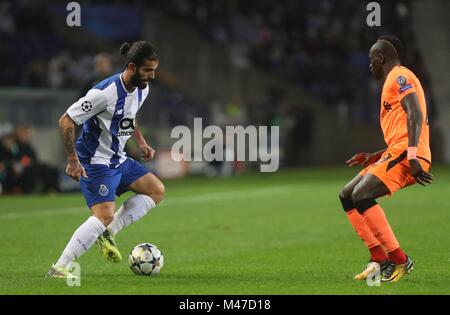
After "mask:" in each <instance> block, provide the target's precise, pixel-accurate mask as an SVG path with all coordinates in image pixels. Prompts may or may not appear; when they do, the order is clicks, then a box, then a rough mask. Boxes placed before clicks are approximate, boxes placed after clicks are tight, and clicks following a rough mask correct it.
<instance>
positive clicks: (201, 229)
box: [0, 167, 450, 295]
mask: <svg viewBox="0 0 450 315" xmlns="http://www.w3.org/2000/svg"><path fill="white" fill-rule="evenodd" d="M356 171H357V170H356V169H346V168H345V167H343V168H340V169H332V168H330V169H326V168H324V169H297V170H285V171H280V172H277V173H275V174H251V175H243V176H237V177H232V178H225V179H224V178H214V179H208V178H189V179H186V180H172V181H165V184H166V199H165V200H164V202H163V203H162V204H161V205H160V206H159V207H157V208H156V209H153V210H152V211H151V212H150V213H149V214H148V215H147V216H146V217H144V218H143V219H141V220H140V221H138V222H136V223H134V224H133V225H131V226H129V227H127V228H126V229H124V230H122V231H121V232H120V233H119V234H118V235H117V237H116V240H117V242H118V247H119V249H120V250H121V252H122V254H123V256H124V258H125V259H124V260H123V261H122V262H121V263H119V264H112V263H109V262H107V261H106V260H105V259H104V258H103V257H102V256H101V255H100V252H99V250H98V248H97V247H96V245H94V246H93V247H92V248H91V249H90V250H89V251H88V252H87V253H86V254H85V255H84V256H82V257H81V258H80V259H79V263H80V264H81V268H82V269H81V286H79V287H69V286H67V285H66V283H65V281H64V280H58V279H47V278H44V274H45V273H46V271H47V269H48V268H49V267H50V265H51V264H52V263H53V262H55V261H56V259H57V258H58V257H59V255H60V253H61V251H62V250H63V248H64V247H65V245H66V243H67V241H68V240H69V238H70V237H71V235H72V233H73V231H74V230H75V229H76V228H77V227H78V226H79V225H80V224H81V223H82V222H83V221H84V220H85V219H86V218H87V216H88V215H89V212H88V210H87V209H86V208H85V206H84V200H83V198H82V196H81V195H80V194H70V195H57V196H31V197H28V196H17V197H9V196H7V197H5V196H3V197H0V227H1V229H0V293H1V294H227V295H228V294H258V295H259V294H449V293H450V247H449V244H450V233H449V222H450V199H449V198H447V197H449V196H450V169H448V168H443V167H440V168H439V167H435V168H434V169H433V170H432V173H433V174H434V175H435V177H436V180H435V182H434V183H433V184H432V185H431V186H428V187H425V188H424V187H420V186H418V185H416V186H414V187H410V188H407V189H405V190H403V191H400V192H398V193H397V194H395V195H394V197H390V198H382V199H380V204H381V205H382V206H383V208H384V209H385V211H386V214H387V216H388V218H389V219H390V222H391V225H392V227H393V229H394V232H395V233H396V235H397V237H398V239H399V241H400V244H401V245H402V247H403V248H404V249H405V251H406V252H407V253H408V254H409V255H410V256H411V257H412V258H413V259H414V262H415V270H414V272H413V273H412V274H411V275H409V276H407V277H405V278H404V279H402V281H400V282H399V283H396V284H386V285H381V286H379V287H375V286H373V287H369V286H368V285H367V284H366V283H365V282H357V281H354V280H352V277H353V276H354V275H355V274H356V273H357V272H359V271H361V270H362V268H363V267H364V266H365V264H366V262H367V260H368V252H367V250H366V248H365V246H364V245H363V243H362V242H361V241H360V240H359V238H358V236H357V235H356V233H355V232H354V231H353V229H352V227H351V226H350V224H349V222H348V221H347V218H346V216H345V215H344V212H343V211H342V210H341V206H340V203H339V199H338V192H339V191H340V189H341V187H342V186H343V185H344V184H345V183H346V182H347V181H348V180H350V179H351V178H352V177H353V176H354V175H355V173H356ZM128 196H129V195H128ZM125 198H127V196H122V197H121V198H120V199H118V204H119V203H121V202H122V201H123V200H124V199H125ZM142 242H150V243H154V244H156V245H157V246H158V247H159V248H160V249H161V250H162V252H163V254H164V256H165V266H164V268H163V269H162V271H161V273H160V274H159V275H157V276H151V277H144V276H136V275H134V274H133V273H132V272H131V271H130V270H129V268H128V264H127V259H126V258H127V255H128V253H129V251H130V250H131V249H132V248H133V246H134V245H136V244H138V243H142Z"/></svg>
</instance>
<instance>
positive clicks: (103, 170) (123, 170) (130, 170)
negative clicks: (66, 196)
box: [80, 158, 149, 208]
mask: <svg viewBox="0 0 450 315" xmlns="http://www.w3.org/2000/svg"><path fill="white" fill-rule="evenodd" d="M82 165H83V167H84V169H85V170H86V174H87V176H88V178H84V177H81V179H80V187H81V192H82V193H83V195H84V198H85V199H86V203H87V205H88V207H89V208H91V207H92V206H93V205H95V204H97V203H102V202H107V201H115V200H116V195H117V196H120V195H121V194H123V193H124V192H126V191H128V190H129V187H130V185H131V184H132V183H134V182H135V181H136V180H138V179H139V178H141V177H142V176H144V175H145V174H147V173H149V170H147V169H146V168H145V167H143V166H142V165H141V164H140V163H138V162H136V161H135V160H133V159H131V158H127V159H126V160H125V162H123V163H122V164H120V165H119V166H118V167H117V168H110V167H109V166H108V165H103V164H84V163H82Z"/></svg>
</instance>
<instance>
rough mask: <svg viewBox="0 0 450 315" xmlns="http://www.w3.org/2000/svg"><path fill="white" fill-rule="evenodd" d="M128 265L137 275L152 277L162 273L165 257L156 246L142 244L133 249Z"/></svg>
mask: <svg viewBox="0 0 450 315" xmlns="http://www.w3.org/2000/svg"><path fill="white" fill-rule="evenodd" d="M128 264H129V266H130V269H131V270H132V271H133V272H134V273H135V274H137V275H145V276H150V275H154V274H157V273H159V272H160V271H161V268H162V267H163V265H164V256H163V254H162V253H161V251H160V250H159V248H158V247H156V245H153V244H150V243H142V244H139V245H136V246H135V247H134V248H133V250H132V251H131V253H130V256H128Z"/></svg>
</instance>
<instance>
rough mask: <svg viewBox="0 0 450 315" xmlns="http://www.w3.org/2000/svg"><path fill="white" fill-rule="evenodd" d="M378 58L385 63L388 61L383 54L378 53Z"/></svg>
mask: <svg viewBox="0 0 450 315" xmlns="http://www.w3.org/2000/svg"><path fill="white" fill-rule="evenodd" d="M378 60H380V63H381V64H383V63H384V62H385V61H386V60H385V58H384V55H383V54H378Z"/></svg>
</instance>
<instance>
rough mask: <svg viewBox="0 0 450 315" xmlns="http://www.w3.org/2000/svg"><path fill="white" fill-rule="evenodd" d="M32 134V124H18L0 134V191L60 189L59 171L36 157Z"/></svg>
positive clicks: (12, 192)
mask: <svg viewBox="0 0 450 315" xmlns="http://www.w3.org/2000/svg"><path fill="white" fill-rule="evenodd" d="M32 136H33V128H32V127H31V126H29V125H21V126H17V127H15V128H14V129H13V130H12V132H9V133H6V134H5V135H3V136H1V137H0V194H20V193H25V194H28V193H36V192H43V193H51V192H57V191H59V187H58V176H59V172H58V170H57V169H56V168H54V167H51V166H49V165H47V164H45V163H42V162H41V161H39V159H38V155H37V154H36V151H35V149H34V148H33V146H32V145H31V140H32Z"/></svg>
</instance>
